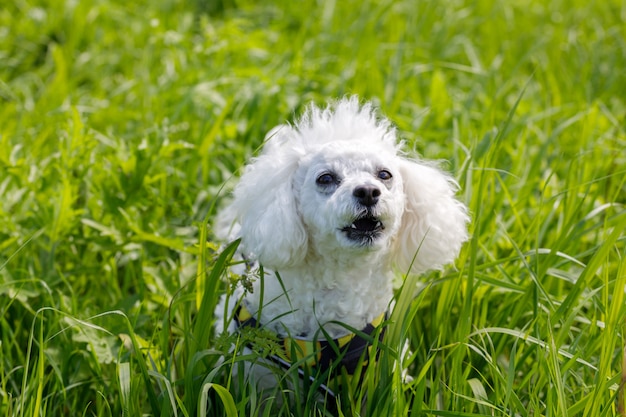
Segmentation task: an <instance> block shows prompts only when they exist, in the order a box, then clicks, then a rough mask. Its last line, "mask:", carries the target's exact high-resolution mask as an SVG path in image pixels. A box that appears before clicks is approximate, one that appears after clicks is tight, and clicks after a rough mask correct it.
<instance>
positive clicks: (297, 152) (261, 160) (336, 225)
mask: <svg viewBox="0 0 626 417" xmlns="http://www.w3.org/2000/svg"><path fill="white" fill-rule="evenodd" d="M400 146H401V145H400V144H399V143H398V142H397V139H396V134H395V130H394V129H393V128H392V127H391V125H390V123H389V121H387V120H386V119H383V118H379V117H377V116H376V114H375V112H374V110H373V109H372V107H371V105H369V104H365V105H363V106H361V105H360V104H359V102H358V100H357V99H356V98H354V97H353V98H350V99H345V100H341V101H338V102H337V103H335V104H334V105H331V106H329V107H328V108H326V109H323V110H322V109H319V108H317V107H314V106H311V107H309V109H308V111H307V112H306V114H305V115H304V116H303V118H302V119H301V120H300V121H298V122H297V123H295V124H294V125H293V126H279V127H277V128H275V129H273V130H272V131H271V132H270V133H269V134H268V137H267V141H266V144H265V147H264V149H263V152H262V153H261V155H259V156H258V157H257V158H255V159H254V160H253V161H252V163H251V164H250V165H248V166H247V167H246V170H245V172H244V174H243V176H242V178H241V180H240V182H239V184H238V185H237V187H236V188H235V192H234V201H233V203H232V205H231V207H230V209H229V210H231V212H230V216H231V217H233V219H234V221H235V222H237V223H238V224H239V226H240V230H239V234H240V236H241V238H242V245H243V248H244V250H245V251H246V252H248V253H249V254H250V255H251V256H253V257H255V258H257V259H258V260H259V261H260V262H261V263H262V264H263V265H265V266H267V267H270V268H273V269H278V270H280V269H281V268H284V267H297V266H298V265H299V264H300V263H302V262H306V261H307V257H311V256H321V257H323V258H326V257H333V258H337V257H339V258H342V257H344V258H347V259H350V258H355V259H356V258H357V257H358V255H359V254H365V255H367V254H371V253H372V252H376V253H378V254H382V255H383V257H384V258H385V260H386V261H388V262H389V263H392V264H395V265H396V266H397V267H398V268H400V269H401V270H402V271H403V272H408V271H409V268H412V271H413V272H422V271H425V270H427V269H432V268H438V267H441V266H442V265H444V264H446V263H449V262H451V261H452V260H453V259H454V258H455V257H456V256H457V254H458V252H459V249H460V247H461V244H462V243H463V242H464V241H465V240H466V239H467V229H466V225H467V221H468V217H467V214H466V209H465V206H464V205H463V204H461V203H460V202H459V201H457V200H456V199H455V198H454V193H455V191H456V184H455V182H454V181H453V180H452V179H451V178H450V177H449V176H447V175H446V174H444V173H443V172H441V171H440V170H439V169H437V168H435V167H434V166H433V165H432V164H427V163H423V162H420V161H416V160H410V159H407V158H405V157H403V156H402V155H401V151H400ZM372 258H374V257H372ZM376 259H377V262H380V257H376Z"/></svg>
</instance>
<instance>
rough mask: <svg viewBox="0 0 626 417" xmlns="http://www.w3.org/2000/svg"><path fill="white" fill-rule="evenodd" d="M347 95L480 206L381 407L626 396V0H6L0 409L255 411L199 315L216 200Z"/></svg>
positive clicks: (613, 407) (589, 409)
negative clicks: (250, 163)
mask: <svg viewBox="0 0 626 417" xmlns="http://www.w3.org/2000/svg"><path fill="white" fill-rule="evenodd" d="M345 94H359V95H360V96H361V97H362V98H364V99H368V100H373V101H374V102H375V103H377V105H378V106H379V107H380V108H381V111H382V112H383V113H384V114H386V115H387V116H389V117H390V118H391V119H392V120H393V122H394V123H395V124H396V125H397V127H398V129H399V131H400V133H401V136H402V137H403V138H404V139H405V140H406V141H407V142H408V144H409V147H410V148H411V149H414V150H415V151H416V152H417V153H419V154H421V155H423V156H424V157H426V158H428V159H442V160H445V161H447V162H446V164H445V167H446V168H447V169H449V170H451V171H452V172H454V173H455V175H456V176H457V178H458V179H459V182H460V184H461V186H462V195H461V198H462V199H463V200H464V201H465V202H466V203H467V204H468V205H469V206H470V208H471V211H472V214H473V218H474V222H473V225H472V233H473V240H472V242H471V243H470V244H468V245H467V247H466V248H465V250H464V251H463V253H462V255H461V258H460V259H459V261H458V262H457V265H456V268H455V269H454V268H451V269H450V270H448V271H444V272H442V273H433V274H430V275H429V276H426V277H423V278H422V280H421V282H422V283H428V286H426V287H423V286H420V288H422V290H421V292H420V294H419V297H417V298H416V299H415V300H414V301H410V300H409V301H406V303H407V304H406V305H403V306H402V307H404V308H406V309H407V311H412V312H413V313H416V312H417V313H419V314H415V315H412V316H410V317H408V318H407V321H406V323H403V326H404V327H403V328H405V330H406V331H405V333H403V334H402V337H403V338H406V339H408V340H409V341H410V343H411V346H412V348H413V351H414V352H415V354H414V355H413V356H412V357H411V358H410V360H408V359H407V361H406V362H407V367H408V368H409V372H410V373H411V374H412V375H414V376H415V379H414V381H413V382H412V383H410V384H408V385H405V384H402V383H401V382H399V381H394V382H393V384H394V385H393V388H394V389H393V394H392V395H386V396H384V398H383V399H381V401H382V403H381V404H382V405H378V406H376V405H371V404H370V405H371V406H372V407H373V408H372V410H374V412H372V413H370V414H374V415H376V413H378V415H502V416H504V415H507V416H509V415H511V416H512V415H532V416H539V415H546V416H547V415H556V416H563V415H593V416H596V415H598V416H600V415H624V408H623V407H624V401H625V399H624V391H623V386H624V384H625V383H626V370H625V369H624V366H623V365H622V360H623V357H624V352H623V349H624V345H625V341H624V338H625V335H624V331H625V328H626V323H625V318H626V307H625V303H624V288H625V286H626V267H625V266H624V265H625V263H624V255H625V250H624V249H625V245H624V241H625V239H626V237H625V233H624V229H625V228H626V214H625V210H624V203H625V202H626V152H625V149H626V103H625V97H626V3H624V1H620V0H607V1H602V2H590V1H582V0H574V1H565V0H561V1H559V0H557V1H552V2H541V1H536V0H515V1H499V0H477V1H465V0H445V1H435V0H418V1H408V0H399V1H385V0H379V1H364V2H357V1H351V0H350V1H332V0H326V1H322V0H320V1H309V0H307V1H303V2H289V1H276V2H272V3H269V2H253V1H239V0H231V1H226V0H225V1H197V2H179V1H173V0H172V1H160V2H149V1H137V2H122V1H116V0H89V1H70V0H66V1H61V0H48V1H46V0H34V1H23V0H10V1H9V2H8V3H7V2H4V3H3V4H2V5H1V6H0V311H1V312H2V316H1V319H0V320H1V321H0V329H1V338H0V342H1V343H0V353H1V358H0V411H2V413H3V414H5V415H77V414H81V415H120V414H125V415H138V414H141V413H151V414H164V415H179V414H180V415H196V414H198V413H200V412H201V411H202V410H203V409H202V408H201V407H200V405H199V404H200V403H203V404H204V406H206V404H208V407H209V409H210V410H212V411H211V414H210V415H221V414H223V413H226V414H228V413H232V412H233V408H229V406H228V401H225V402H222V401H221V398H222V394H223V395H224V396H225V398H230V399H231V400H232V402H233V404H234V409H235V410H236V411H235V412H236V413H239V414H240V415H245V414H246V412H250V410H249V409H248V411H246V408H245V407H246V404H249V403H250V401H251V398H253V396H254V393H243V394H226V393H223V392H222V391H220V388H216V387H222V386H226V387H228V378H227V375H228V372H227V371H226V370H224V369H213V366H215V364H216V362H215V360H216V355H217V353H215V352H219V351H220V349H222V348H223V346H220V343H219V340H217V339H215V338H213V337H209V335H208V334H204V333H202V334H201V336H202V337H201V338H200V339H197V338H196V337H199V335H200V333H198V329H200V328H201V327H203V326H204V327H206V328H209V326H210V320H211V318H210V316H208V315H207V312H206V311H205V312H202V311H198V309H197V308H196V305H195V300H196V297H197V295H198V294H197V291H198V284H197V283H198V280H204V279H206V276H205V266H206V269H207V270H208V271H210V270H211V269H212V267H213V266H214V265H216V262H217V261H216V258H215V257H216V256H217V255H216V251H215V247H216V246H215V244H213V243H211V242H209V243H208V244H205V242H204V240H203V238H204V236H206V233H207V230H206V229H205V228H206V223H205V221H206V220H209V219H210V218H211V207H212V206H213V204H215V203H216V202H219V200H220V199H221V196H223V194H224V193H220V189H221V188H222V186H224V184H225V183H226V189H228V187H229V186H230V185H232V181H231V182H228V181H227V180H229V179H230V178H231V177H232V176H233V175H236V173H237V172H238V170H239V169H240V168H241V167H242V166H243V164H244V162H245V160H246V159H247V158H249V157H250V156H251V155H253V153H254V151H255V149H256V148H257V147H258V146H259V145H260V144H261V141H262V139H263V136H264V135H265V133H266V132H267V131H268V130H269V129H270V128H272V127H273V126H275V125H276V124H279V123H282V122H284V121H285V120H289V119H291V118H293V116H294V115H296V114H298V113H299V112H300V111H301V110H302V108H303V106H305V105H306V104H307V103H308V102H310V101H314V102H317V103H320V104H321V103H323V102H325V101H326V100H327V99H329V98H335V97H339V96H342V95H345ZM208 237H209V239H210V237H211V232H210V230H208ZM199 255H201V256H199ZM205 261H206V263H205ZM220 265H221V264H220ZM198 271H199V272H198ZM198 275H199V277H197V276H198ZM411 283H412V284H415V282H414V281H411ZM408 291H413V288H412V287H411V288H408ZM211 296H213V297H214V298H216V297H217V296H218V294H211ZM200 310H202V308H200ZM198 317H203V319H206V320H208V322H207V323H199V322H198ZM207 317H208V318H207ZM205 342H206V343H205ZM394 342H398V343H401V342H402V340H396V341H394ZM398 346H400V345H398ZM398 346H396V347H398ZM138 350H141V351H142V352H143V353H144V354H143V355H139V354H137V352H138ZM214 356H215V357H214ZM207 373H209V374H210V378H208V377H205V376H204V375H206V374H207ZM207 378H208V379H207ZM206 384H214V385H209V386H210V387H211V389H213V390H215V392H218V394H219V395H217V394H216V395H209V394H207V392H206V391H207V390H209V388H207V385H206ZM229 395H230V397H229ZM372 397H376V395H372ZM199 398H200V400H198V399H199ZM385 401H386V402H385ZM376 407H379V408H376ZM287 411H288V410H282V412H283V413H284V414H285V415H287V414H288V413H287ZM291 412H292V413H293V414H295V415H303V413H304V411H302V410H298V409H296V410H291ZM385 413H386V414H385ZM459 413H465V414H459Z"/></svg>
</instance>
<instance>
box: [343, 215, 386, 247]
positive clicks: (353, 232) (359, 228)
mask: <svg viewBox="0 0 626 417" xmlns="http://www.w3.org/2000/svg"><path fill="white" fill-rule="evenodd" d="M384 229H385V225H384V224H383V222H382V221H381V220H380V219H379V218H378V217H376V216H373V215H371V214H365V215H363V216H361V217H358V218H356V219H355V220H354V221H353V222H352V223H351V224H349V225H348V226H345V227H344V228H342V229H341V231H342V232H344V233H345V235H346V237H347V238H348V239H350V240H352V241H355V242H358V243H360V244H362V245H368V244H371V243H372V242H373V241H374V240H375V239H377V238H378V237H380V235H381V233H382V231H383V230H384Z"/></svg>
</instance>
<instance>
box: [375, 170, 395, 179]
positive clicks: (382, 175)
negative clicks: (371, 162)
mask: <svg viewBox="0 0 626 417" xmlns="http://www.w3.org/2000/svg"><path fill="white" fill-rule="evenodd" d="M391 177H393V175H391V172H389V171H387V170H386V169H381V170H380V171H378V178H380V179H381V180H383V181H387V180H390V179H391Z"/></svg>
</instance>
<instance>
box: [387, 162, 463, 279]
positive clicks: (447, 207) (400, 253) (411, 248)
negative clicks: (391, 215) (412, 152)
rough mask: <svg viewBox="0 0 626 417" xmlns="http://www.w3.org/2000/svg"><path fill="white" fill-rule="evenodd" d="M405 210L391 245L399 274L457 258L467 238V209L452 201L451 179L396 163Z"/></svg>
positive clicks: (424, 168) (418, 165) (434, 171)
mask: <svg viewBox="0 0 626 417" xmlns="http://www.w3.org/2000/svg"><path fill="white" fill-rule="evenodd" d="M400 174H401V176H402V181H403V186H404V193H405V207H404V214H403V215H402V223H401V226H400V231H399V233H398V237H397V238H396V241H395V242H394V247H393V251H394V255H395V257H396V259H395V263H396V266H397V267H398V268H399V269H400V271H401V272H403V273H408V272H412V273H421V272H424V271H427V270H429V269H439V268H441V267H443V266H444V265H446V264H448V263H451V262H452V261H454V259H455V258H456V257H457V256H458V254H459V251H460V249H461V245H462V244H463V242H465V241H466V240H467V239H468V233H467V223H468V221H469V217H468V215H467V208H466V207H465V205H464V204H463V203H461V202H460V201H458V200H457V199H456V198H455V193H456V191H457V189H458V185H457V183H456V182H455V181H454V179H453V178H452V177H450V176H449V175H447V174H445V173H444V172H442V171H441V170H440V169H438V168H436V167H434V166H430V165H427V164H424V163H423V162H420V163H417V162H413V161H409V160H406V159H401V160H400Z"/></svg>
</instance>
